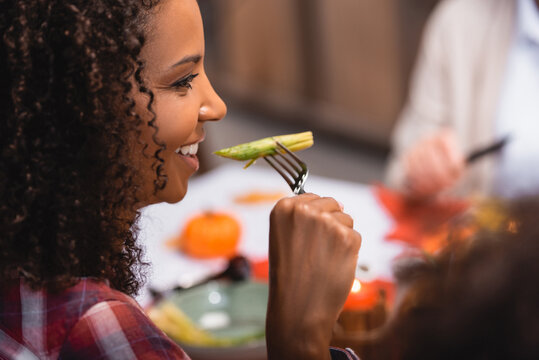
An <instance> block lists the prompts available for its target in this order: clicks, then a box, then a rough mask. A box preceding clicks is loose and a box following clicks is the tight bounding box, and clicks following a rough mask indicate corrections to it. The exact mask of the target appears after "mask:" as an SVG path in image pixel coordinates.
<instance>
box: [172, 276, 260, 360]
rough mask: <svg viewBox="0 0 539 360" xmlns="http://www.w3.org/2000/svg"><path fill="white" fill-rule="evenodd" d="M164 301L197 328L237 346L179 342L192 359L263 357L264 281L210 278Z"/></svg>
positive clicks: (253, 359) (173, 294) (221, 359)
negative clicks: (216, 279)
mask: <svg viewBox="0 0 539 360" xmlns="http://www.w3.org/2000/svg"><path fill="white" fill-rule="evenodd" d="M168 300H169V301H171V302H172V303H174V304H175V305H176V306H178V307H179V308H180V309H181V310H182V311H183V312H184V313H185V314H186V315H187V316H188V317H189V318H190V319H191V320H192V321H193V322H194V323H195V324H196V325H197V326H198V327H199V328H201V329H203V330H206V331H208V332H209V333H211V334H212V335H214V336H216V337H221V338H227V339H234V340H237V345H234V346H230V347H226V348H210V347H194V346H191V345H188V344H180V345H181V346H182V348H183V349H184V350H185V351H186V352H187V354H188V355H189V356H190V357H191V358H192V359H193V360H197V359H205V360H213V359H215V360H228V359H238V360H239V359H249V360H255V359H264V358H265V354H266V348H265V336H264V334H265V322H266V310H267V302H268V285H267V284H265V283H258V282H252V281H243V282H225V281H211V282H209V283H207V284H204V285H200V286H197V287H194V288H192V289H188V290H182V291H178V292H175V293H172V294H171V295H170V296H169V297H168ZM235 342H236V341H235Z"/></svg>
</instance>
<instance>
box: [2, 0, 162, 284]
mask: <svg viewBox="0 0 539 360" xmlns="http://www.w3.org/2000/svg"><path fill="white" fill-rule="evenodd" d="M155 3H156V2H155V1H151V2H150V1H146V2H145V1H143V0H0V34H1V39H0V151H1V152H2V161H1V162H0V199H1V202H0V281H3V280H8V279H11V278H14V277H22V278H23V279H24V280H25V281H26V282H27V283H28V284H29V285H31V286H32V287H34V288H40V287H46V288H48V289H57V290H60V289H63V288H65V287H67V286H69V285H71V284H73V283H74V282H76V280H77V278H79V277H82V276H90V277H96V278H99V279H108V280H109V281H110V283H111V286H112V287H114V288H115V289H118V290H121V291H124V292H127V293H130V294H133V293H135V292H136V291H137V290H138V288H139V285H140V282H141V277H142V275H141V274H142V272H141V270H143V269H142V267H143V265H144V263H143V261H142V259H141V257H142V251H141V248H139V246H138V245H137V242H136V240H137V228H136V221H137V219H138V212H137V210H136V204H138V202H139V199H137V195H136V194H137V193H138V190H139V189H140V188H141V186H142V183H141V181H140V175H138V174H139V171H138V169H136V168H135V165H134V162H133V161H132V157H133V154H130V152H132V150H133V147H132V146H130V142H131V140H130V139H139V137H138V136H139V135H140V128H141V124H142V126H151V127H153V128H154V129H153V131H154V134H156V133H157V127H156V125H155V115H153V119H152V120H151V121H150V122H149V123H148V124H147V125H146V124H144V122H145V121H143V120H142V118H141V116H139V114H137V113H136V112H135V101H134V99H133V97H132V96H131V95H132V93H133V92H136V91H140V92H142V93H145V94H146V99H147V103H146V104H143V106H144V107H146V108H147V109H148V110H149V112H150V113H151V114H153V112H152V111H151V109H152V101H153V94H152V92H151V90H149V89H148V88H147V87H146V86H145V85H144V81H143V77H142V76H141V73H142V69H143V65H144V64H143V62H142V61H141V60H140V59H139V54H140V51H141V48H142V46H143V44H144V26H143V25H142V24H144V23H145V16H146V14H148V11H149V10H150V8H152V7H153V6H155V5H156V4H155ZM137 141H138V142H139V144H140V143H141V140H137ZM162 149H163V146H162V145H161V146H160V148H159V150H158V151H157V152H156V153H154V154H149V155H147V156H148V157H154V159H153V162H154V170H155V173H156V176H155V181H154V183H155V188H156V190H157V189H159V188H162V187H164V185H165V183H166V176H165V175H164V174H163V173H162V165H163V164H162V162H163V161H162V159H161V157H160V156H159V152H160V151H161V150H162ZM150 160H151V159H150Z"/></svg>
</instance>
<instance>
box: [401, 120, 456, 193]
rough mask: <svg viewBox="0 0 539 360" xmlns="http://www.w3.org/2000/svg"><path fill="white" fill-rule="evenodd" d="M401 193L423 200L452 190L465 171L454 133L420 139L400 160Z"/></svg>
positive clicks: (448, 130) (442, 133)
mask: <svg viewBox="0 0 539 360" xmlns="http://www.w3.org/2000/svg"><path fill="white" fill-rule="evenodd" d="M403 165H404V171H405V178H404V179H405V180H404V181H405V183H404V191H405V193H406V194H407V195H408V196H410V197H412V198H426V197H431V196H435V195H437V194H439V193H440V192H442V191H444V190H446V189H449V188H451V187H452V186H453V185H455V183H456V182H457V181H458V180H459V179H460V178H461V176H462V174H463V173H464V170H465V159H464V155H463V153H462V151H461V150H460V149H459V147H458V145H457V141H456V138H455V134H454V132H453V131H452V130H450V129H443V130H441V131H439V132H437V133H435V134H433V135H430V136H428V137H426V138H424V139H421V140H420V141H419V142H418V143H417V144H416V145H415V146H413V147H412V148H411V149H410V150H408V152H407V153H405V154H404V157H403Z"/></svg>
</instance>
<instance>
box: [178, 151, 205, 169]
mask: <svg viewBox="0 0 539 360" xmlns="http://www.w3.org/2000/svg"><path fill="white" fill-rule="evenodd" d="M178 156H179V157H180V158H181V159H182V160H183V161H185V162H186V163H187V165H189V167H191V168H193V170H194V171H197V170H198V168H199V167H200V163H199V161H198V157H197V156H196V155H190V154H189V155H182V154H181V153H180V154H178Z"/></svg>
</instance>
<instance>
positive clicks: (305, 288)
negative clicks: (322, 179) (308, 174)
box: [266, 194, 361, 360]
mask: <svg viewBox="0 0 539 360" xmlns="http://www.w3.org/2000/svg"><path fill="white" fill-rule="evenodd" d="M352 227H353V220H352V218H351V217H350V216H349V215H347V214H345V213H343V211H342V209H341V206H340V205H339V203H338V202H337V201H335V200H334V199H332V198H321V197H319V196H317V195H314V194H303V195H299V196H295V197H290V198H286V199H282V200H280V201H279V202H278V203H277V205H275V207H274V209H273V211H272V213H271V217H270V249H269V261H270V295H269V302H268V315H267V324H266V339H267V340H266V341H267V344H268V358H269V359H270V360H274V359H279V360H287V359H329V343H330V340H331V336H332V330H333V326H334V325H335V322H336V321H337V318H338V315H339V312H340V310H341V308H342V306H343V304H344V302H345V301H346V298H347V296H348V293H349V292H350V288H351V286H352V282H353V279H354V274H355V268H356V261H357V254H358V251H359V248H360V245H361V236H360V235H359V233H357V232H356V231H354V230H353V228H352Z"/></svg>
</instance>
